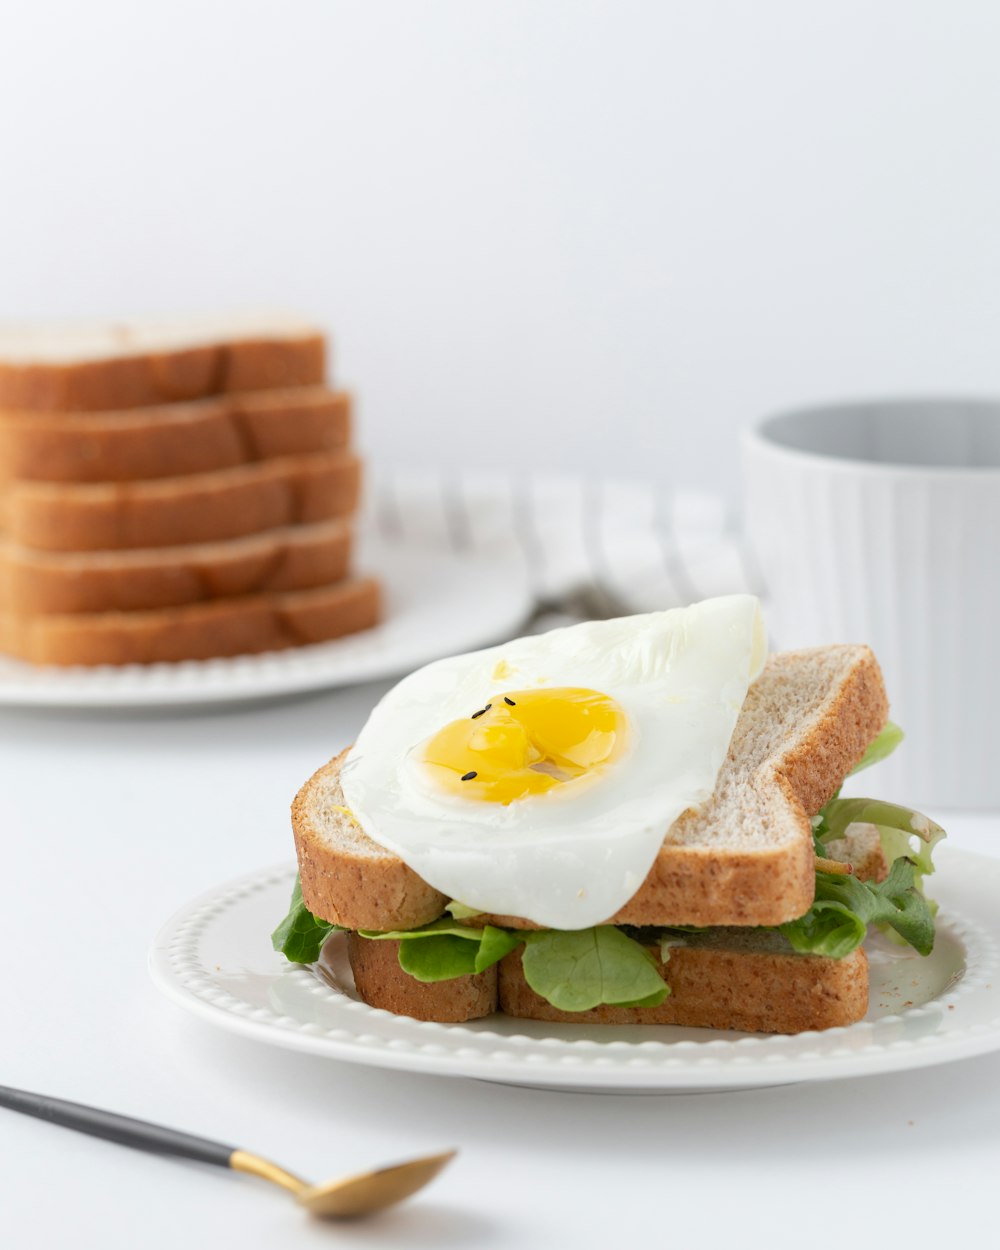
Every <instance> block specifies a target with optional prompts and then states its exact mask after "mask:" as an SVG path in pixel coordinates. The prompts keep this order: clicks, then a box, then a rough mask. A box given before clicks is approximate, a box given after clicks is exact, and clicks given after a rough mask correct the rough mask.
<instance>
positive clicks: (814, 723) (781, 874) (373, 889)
mask: <svg viewBox="0 0 1000 1250" xmlns="http://www.w3.org/2000/svg"><path fill="white" fill-rule="evenodd" d="M804 667H808V669H809V672H810V673H811V674H812V673H813V672H814V677H810V681H812V682H813V684H814V685H815V687H816V690H815V699H814V704H815V708H817V709H818V711H815V710H814V715H813V717H812V720H811V722H810V727H809V730H808V732H805V733H799V734H798V735H797V736H796V735H795V734H792V733H791V731H789V735H788V736H787V737H786V736H785V726H784V724H783V723H782V722H781V721H780V720H778V719H774V721H773V731H772V736H773V737H776V738H777V739H778V740H779V741H778V743H777V745H775V744H774V743H773V742H772V741H770V740H767V741H765V742H763V744H759V745H758V746H757V748H756V750H757V752H758V755H761V758H760V759H758V760H757V762H756V764H755V766H754V767H753V768H752V769H751V770H750V771H749V773H748V774H747V775H744V772H745V769H744V768H743V764H744V762H745V758H746V757H747V756H749V757H753V755H754V752H753V749H752V748H751V745H750V744H748V741H747V735H748V733H749V732H750V730H749V728H748V726H753V725H759V724H760V723H762V722H763V723H764V724H765V725H766V724H770V723H771V719H769V718H771V711H770V709H771V706H772V704H773V705H774V707H775V709H777V708H779V707H782V706H783V703H782V691H783V686H782V683H783V682H787V681H789V680H791V678H792V675H793V674H801V672H802V671H803V668H804ZM806 684H807V685H808V683H806ZM785 703H787V699H785ZM810 706H813V705H810ZM794 713H795V708H792V709H790V710H788V711H787V713H786V715H787V716H788V718H789V719H792V718H793V715H794ZM777 716H778V712H777V711H775V712H774V717H777ZM887 716H888V701H887V699H886V695H885V688H884V686H883V683H882V676H881V672H880V670H879V667H878V663H877V661H876V660H875V657H874V656H873V655H872V653H871V651H870V650H869V649H868V648H867V647H828V648H820V649H816V650H811V651H799V652H788V653H785V654H784V655H781V656H773V657H771V659H770V660H769V661H768V664H767V666H766V668H765V671H764V674H763V675H762V676H761V678H760V679H759V680H758V681H757V682H756V683H755V685H754V686H753V687H752V688H751V691H750V693H749V694H748V696H747V700H746V703H745V704H744V708H743V711H742V712H741V715H740V720H739V722H738V723H737V728H736V732H735V733H734V735H733V741H732V743H731V745H730V751H729V758H728V759H727V762H726V764H725V765H724V766H723V770H722V772H721V773H720V779H719V783H718V785H717V787H716V793H715V795H714V796H713V798H712V799H711V800H710V802H709V803H708V804H707V805H706V807H705V808H704V809H703V810H702V811H701V812H699V813H688V814H686V815H685V816H682V817H681V819H680V820H678V821H677V822H675V824H674V825H673V826H671V828H670V829H669V830H668V831H667V833H666V835H665V837H664V842H663V845H662V846H661V848H660V851H659V854H658V855H657V858H656V860H655V862H654V864H653V866H652V868H651V869H650V871H649V873H648V874H647V876H646V879H645V881H644V882H643V883H642V885H641V886H640V887H639V889H638V890H637V891H636V893H635V894H634V895H633V897H632V898H631V899H630V900H629V901H628V903H626V904H625V906H623V907H622V908H621V909H620V910H619V911H618V912H616V913H615V915H614V916H612V917H610V918H609V920H608V923H611V924H632V925H666V924H682V925H698V926H718V925H742V926H748V925H779V924H784V923H785V922H786V921H789V920H794V919H795V918H797V917H798V916H801V915H803V914H804V913H805V912H806V911H808V910H809V908H810V906H811V905H812V901H813V895H814V890H815V857H814V853H813V843H812V826H811V823H810V818H811V817H812V816H813V815H815V813H816V812H817V811H818V810H819V808H820V807H821V806H822V805H823V804H824V803H825V802H826V801H827V800H828V799H829V798H830V796H831V795H832V794H834V793H835V792H836V790H837V788H838V786H839V785H840V784H841V782H842V781H843V779H844V777H845V776H846V774H847V773H848V772H849V770H850V769H851V768H852V767H853V766H854V765H855V764H856V763H857V762H858V760H860V758H861V756H862V755H863V754H864V751H865V748H866V747H867V746H868V745H869V743H870V742H871V741H872V740H873V739H874V738H875V737H876V736H877V734H878V733H879V730H880V729H881V728H882V726H883V725H884V724H885V721H886V717H887ZM762 753H763V754H762ZM345 756H346V752H343V753H341V755H339V756H337V757H336V758H335V759H333V760H331V761H330V763H329V764H327V765H325V766H324V767H323V768H321V769H319V771H318V772H317V773H315V774H314V775H313V777H312V778H311V779H310V781H309V782H307V783H306V785H305V786H304V787H303V788H302V790H301V791H300V792H299V795H298V796H297V798H296V801H295V805H294V806H293V827H294V830H295V837H296V847H297V849H299V854H300V864H301V861H302V848H303V847H306V848H308V854H309V863H308V871H307V876H306V877H304V878H303V897H304V898H305V900H306V906H307V907H309V908H310V910H311V911H314V912H315V913H316V914H317V915H320V916H322V917H323V918H324V919H326V920H332V921H335V922H336V923H337V924H342V925H344V926H345V927H347V928H350V929H383V930H388V929H410V928H415V927H417V926H418V925H421V924H427V923H429V922H430V921H431V920H434V919H436V918H437V916H439V915H440V914H441V910H442V908H443V907H444V905H445V903H446V902H448V901H449V900H448V899H446V898H445V896H444V895H443V894H441V893H440V892H439V891H437V890H433V889H432V888H431V887H430V886H428V885H427V883H426V882H423V881H422V880H421V878H419V877H418V876H417V875H416V873H414V872H413V871H412V870H411V869H409V868H407V867H406V865H405V864H403V862H402V860H400V859H399V858H398V857H397V856H395V855H393V854H392V853H391V852H389V851H385V850H384V849H383V848H381V847H378V846H377V845H376V844H375V843H374V842H373V841H372V840H371V839H370V838H367V837H366V836H365V835H364V834H363V833H362V832H361V831H360V830H359V829H358V828H357V827H356V826H354V825H352V822H351V821H350V818H349V817H346V816H339V817H338V816H337V815H336V814H334V815H333V816H331V815H330V813H331V812H332V811H333V810H334V809H335V807H336V806H337V805H340V806H343V805H344V797H343V793H342V791H341V789H340V784H339V779H338V778H339V773H340V767H341V765H342V763H343V760H344V758H345ZM730 791H735V793H736V794H737V797H738V799H739V801H740V802H741V803H743V804H744V809H743V811H742V817H743V819H744V820H745V821H747V822H749V823H751V824H753V823H755V822H756V823H757V824H759V825H762V826H764V827H768V828H770V827H772V826H773V827H774V828H775V830H776V845H775V846H774V847H773V848H769V849H753V850H740V849H739V848H738V847H734V846H733V845H731V844H726V843H725V842H723V843H722V844H720V845H714V844H713V842H712V837H711V834H712V831H713V821H714V820H716V818H717V817H718V814H719V811H720V808H724V805H725V804H727V803H731V802H733V801H734V800H733V799H732V797H731V794H730ZM323 814H325V815H326V817H327V818H328V819H329V821H330V823H332V824H333V825H334V826H335V829H336V837H330V836H327V835H326V834H325V833H324V832H323V830H322V820H321V819H319V818H320V817H321V816H322V815H323ZM779 833H780V840H779V838H778V836H777V835H778V834H779ZM307 878H308V884H307ZM334 883H335V884H334ZM372 896H374V897H375V898H376V899H377V900H378V905H377V906H376V907H372V905H371V900H372ZM375 915H377V916H378V917H379V919H378V921H377V922H376V921H375V920H374V916H375ZM484 919H488V920H490V921H491V922H492V923H495V924H498V925H500V926H502V927H504V928H534V927H537V926H534V925H532V924H531V923H530V922H528V921H525V920H524V919H523V918H519V917H516V916H491V917H485V918H484Z"/></svg>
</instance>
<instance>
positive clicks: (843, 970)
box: [333, 929, 868, 1033]
mask: <svg viewBox="0 0 1000 1250" xmlns="http://www.w3.org/2000/svg"><path fill="white" fill-rule="evenodd" d="M333 940H334V941H336V940H339V939H337V938H334V939H333ZM685 942H686V944H685V945H682V946H675V947H672V948H671V950H670V957H669V959H668V961H667V962H666V963H663V961H662V960H661V959H660V957H659V952H658V949H657V948H656V947H652V948H650V953H651V954H652V955H653V957H654V959H655V960H656V963H657V967H658V970H659V972H660V973H661V975H662V976H663V978H664V980H665V981H666V982H667V984H668V985H669V986H670V993H669V994H668V995H667V997H666V998H665V999H664V1000H663V1002H662V1003H661V1004H660V1005H659V1006H658V1007H613V1006H607V1005H605V1006H601V1007H596V1008H594V1009H593V1010H591V1011H560V1010H559V1009H558V1008H556V1007H553V1006H552V1004H551V1003H549V1002H548V1001H546V999H544V998H541V997H540V996H539V995H538V994H536V993H535V992H534V990H532V989H531V987H530V986H529V985H528V983H527V982H526V981H525V979H524V973H523V971H522V968H521V951H520V949H518V950H515V951H512V952H511V953H510V954H509V955H506V956H505V957H504V958H503V959H502V960H501V961H500V963H499V965H495V966H494V967H493V968H489V969H487V971H486V972H481V973H479V974H478V975H471V976H464V977H456V978H455V979H454V980H452V981H437V982H432V983H424V982H421V981H417V980H415V979H414V978H413V977H411V976H409V975H408V974H407V973H406V972H404V971H403V970H402V968H400V966H399V957H398V955H399V943H398V942H396V941H392V940H389V939H385V940H382V941H378V942H373V941H368V940H366V939H365V938H361V937H357V936H356V935H355V934H353V933H350V934H348V935H347V943H348V955H349V957H350V963H351V971H352V972H353V974H354V984H355V988H356V990H357V992H358V994H359V995H360V997H361V998H362V999H363V1000H364V1001H365V1002H366V1003H368V1005H369V1006H371V1007H381V1008H383V1009H384V1010H385V1011H391V1012H394V1013H395V1014H397V1015H404V1016H413V1017H415V1018H416V1019H418V1020H437V1021H440V1022H442V1023H454V1022H461V1021H464V1020H473V1019H477V1018H480V1017H482V1016H487V1015H490V1014H491V1013H492V1012H493V1011H502V1012H504V1013H505V1014H506V1015H509V1016H516V1017H519V1018H520V1019H524V1020H545V1021H551V1022H555V1023H560V1024H619V1025H621V1024H676V1025H682V1026H685V1027H688V1028H709V1029H739V1030H741V1031H744V1032H748V1033H802V1032H804V1031H805V1030H807V1029H830V1028H837V1027H839V1026H843V1025H847V1024H853V1023H854V1022H855V1021H857V1020H860V1019H861V1018H862V1017H863V1016H864V1014H865V1012H866V1011H867V1009H868V960H867V958H866V957H865V953H864V951H863V950H861V949H860V948H859V949H858V950H856V951H853V952H852V953H851V954H850V955H848V956H847V957H846V958H845V959H825V958H821V957H817V956H813V955H797V954H795V953H794V952H793V951H792V950H791V948H790V947H788V945H787V943H785V942H784V941H783V939H781V938H780V936H779V935H778V934H774V933H765V934H761V933H756V932H749V933H747V932H743V933H741V932H738V931H736V932H734V931H733V930H731V929H722V930H714V931H713V932H712V933H711V934H710V935H700V934H699V935H695V934H692V935H690V936H689V937H688V938H686V939H685Z"/></svg>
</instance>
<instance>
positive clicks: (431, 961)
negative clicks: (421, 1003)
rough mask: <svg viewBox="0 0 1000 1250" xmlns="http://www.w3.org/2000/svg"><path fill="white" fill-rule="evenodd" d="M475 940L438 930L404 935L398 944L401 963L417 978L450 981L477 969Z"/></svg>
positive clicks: (405, 970) (406, 970) (420, 979)
mask: <svg viewBox="0 0 1000 1250" xmlns="http://www.w3.org/2000/svg"><path fill="white" fill-rule="evenodd" d="M478 949H479V947H478V945H477V944H476V943H474V942H468V941H466V940H465V939H464V938H461V937H455V936H454V935H453V934H449V933H439V934H437V935H435V936H433V937H429V936H428V935H427V934H424V935H423V936H418V937H413V938H403V939H402V940H401V941H400V943H399V966H400V967H401V968H402V969H403V971H404V972H408V973H409V974H410V976H411V977H414V978H416V980H418V981H450V980H452V978H454V977H464V976H469V975H470V974H471V973H473V972H475V971H476V952H477V951H478Z"/></svg>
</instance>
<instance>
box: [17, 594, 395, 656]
mask: <svg viewBox="0 0 1000 1250" xmlns="http://www.w3.org/2000/svg"><path fill="white" fill-rule="evenodd" d="M379 615H380V595H379V587H378V583H377V582H376V581H374V580H373V579H372V578H358V579H349V580H346V581H341V582H337V583H336V584H335V585H333V586H320V587H318V588H316V589H313V590H298V591H292V592H290V593H288V594H275V595H251V596H243V597H240V598H235V599H220V600H217V601H214V602H211V603H198V604H193V605H188V606H185V607H179V608H164V609H162V610H160V611H155V612H104V613H95V614H86V615H77V616H15V615H13V614H11V613H2V612H0V651H6V652H7V653H8V654H10V655H13V656H16V657H17V658H18V659H22V660H27V661H29V662H31V663H34V664H53V665H76V664H82V665H90V664H156V663H161V662H168V663H169V662H175V661H179V660H207V659H211V658H213V657H216V656H232V655H248V654H252V653H255V652H260V651H281V650H284V649H285V648H287V647H301V646H307V645H309V644H311V643H317V642H327V641H328V640H330V639H332V638H339V637H341V636H342V635H344V634H353V633H356V632H357V631H358V630H362V629H369V628H371V626H373V625H375V624H376V623H377V622H378V619H379Z"/></svg>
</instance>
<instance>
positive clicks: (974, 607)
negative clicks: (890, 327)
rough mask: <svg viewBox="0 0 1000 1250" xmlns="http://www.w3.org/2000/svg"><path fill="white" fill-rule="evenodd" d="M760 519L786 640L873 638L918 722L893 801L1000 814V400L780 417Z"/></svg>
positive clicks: (754, 499) (896, 695) (889, 793)
mask: <svg viewBox="0 0 1000 1250" xmlns="http://www.w3.org/2000/svg"><path fill="white" fill-rule="evenodd" d="M744 469H745V487H746V499H745V506H746V518H747V528H748V533H749V536H750V540H751V543H752V546H753V550H754V553H755V554H756V557H757V560H758V562H759V564H760V568H761V572H762V574H763V577H764V583H765V586H766V588H767V596H768V600H769V611H768V620H769V624H770V627H771V633H772V636H773V639H774V642H775V645H777V646H779V647H781V648H782V649H784V648H791V647H800V646H813V645H819V644H822V643H828V642H867V643H869V644H870V645H871V646H872V648H873V649H874V651H875V654H876V655H877V656H878V658H879V661H880V662H881V664H882V668H883V671H884V673H885V679H886V685H887V687H888V690H889V698H890V700H891V702H892V712H891V715H892V717H893V719H894V720H896V721H897V722H898V723H899V724H901V725H902V726H903V728H904V730H905V731H906V741H905V742H904V743H903V745H902V746H901V747H900V748H899V750H898V751H897V753H896V755H895V756H893V758H892V759H891V760H889V761H887V762H886V763H884V764H881V765H879V770H878V771H879V777H878V784H879V797H884V798H888V799H896V800H897V801H900V802H903V803H908V804H913V805H917V806H919V805H920V804H921V803H923V804H924V805H926V806H928V807H935V806H937V807H959V808H979V809H989V808H1000V401H987V400H966V399H920V400H887V401H871V402H866V403H852V404H838V405H831V406H825V407H816V408H808V409H802V410H798V411H794V412H788V413H784V414H780V415H776V416H771V417H767V418H765V419H764V420H762V421H760V422H759V423H758V424H757V425H756V426H755V427H753V428H752V429H751V430H749V431H748V432H747V435H746V437H745V442H744Z"/></svg>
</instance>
